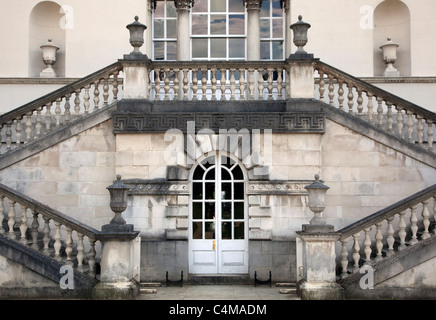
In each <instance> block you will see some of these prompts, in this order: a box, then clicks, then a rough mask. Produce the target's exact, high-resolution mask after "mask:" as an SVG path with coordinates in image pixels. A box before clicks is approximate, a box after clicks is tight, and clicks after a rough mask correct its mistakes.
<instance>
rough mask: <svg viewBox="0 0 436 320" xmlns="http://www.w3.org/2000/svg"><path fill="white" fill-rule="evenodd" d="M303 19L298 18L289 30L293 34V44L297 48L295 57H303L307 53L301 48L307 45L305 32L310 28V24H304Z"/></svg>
mask: <svg viewBox="0 0 436 320" xmlns="http://www.w3.org/2000/svg"><path fill="white" fill-rule="evenodd" d="M302 19H303V17H302V16H301V15H300V16H298V22H296V23H293V24H291V26H290V28H291V29H292V31H293V32H294V38H293V42H294V44H295V45H296V46H297V47H298V49H297V51H296V52H295V54H296V55H300V54H302V55H305V54H307V52H306V51H305V50H304V49H303V47H304V46H305V45H306V44H307V41H308V38H307V30H309V28H310V24H309V23H307V22H304V21H303V20H302Z"/></svg>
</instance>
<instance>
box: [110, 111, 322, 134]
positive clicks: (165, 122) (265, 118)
mask: <svg viewBox="0 0 436 320" xmlns="http://www.w3.org/2000/svg"><path fill="white" fill-rule="evenodd" d="M112 120H113V127H114V133H165V132H166V131H167V130H169V129H179V130H181V131H182V132H184V133H186V132H187V123H188V121H194V122H195V127H196V128H195V129H196V132H197V131H199V130H201V129H211V130H213V131H214V132H215V133H218V132H219V129H227V130H228V129H236V130H240V129H248V130H250V131H251V130H253V129H260V130H264V129H271V130H272V132H273V133H292V132H296V133H324V132H325V116H324V114H323V113H321V112H295V113H294V112H284V113H280V112H276V113H275V112H270V113H253V112H240V113H206V112H204V113H203V112H202V113H188V112H186V113H176V112H171V113H170V112H168V113H147V114H145V113H123V112H115V113H114V114H113V117H112Z"/></svg>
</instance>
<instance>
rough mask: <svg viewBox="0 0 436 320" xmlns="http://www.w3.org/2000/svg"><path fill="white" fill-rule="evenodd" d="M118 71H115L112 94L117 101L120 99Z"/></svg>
mask: <svg viewBox="0 0 436 320" xmlns="http://www.w3.org/2000/svg"><path fill="white" fill-rule="evenodd" d="M118 72H119V71H117V72H115V73H114V74H113V76H114V78H113V81H112V96H113V101H117V100H118Z"/></svg>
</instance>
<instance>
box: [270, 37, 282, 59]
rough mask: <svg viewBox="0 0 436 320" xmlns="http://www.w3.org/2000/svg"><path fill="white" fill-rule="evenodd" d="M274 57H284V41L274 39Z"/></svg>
mask: <svg viewBox="0 0 436 320" xmlns="http://www.w3.org/2000/svg"><path fill="white" fill-rule="evenodd" d="M272 47H273V59H283V41H273V42H272Z"/></svg>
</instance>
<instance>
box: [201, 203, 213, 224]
mask: <svg viewBox="0 0 436 320" xmlns="http://www.w3.org/2000/svg"><path fill="white" fill-rule="evenodd" d="M204 210H205V215H204V218H205V219H209V220H213V219H215V202H205V204H204Z"/></svg>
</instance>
